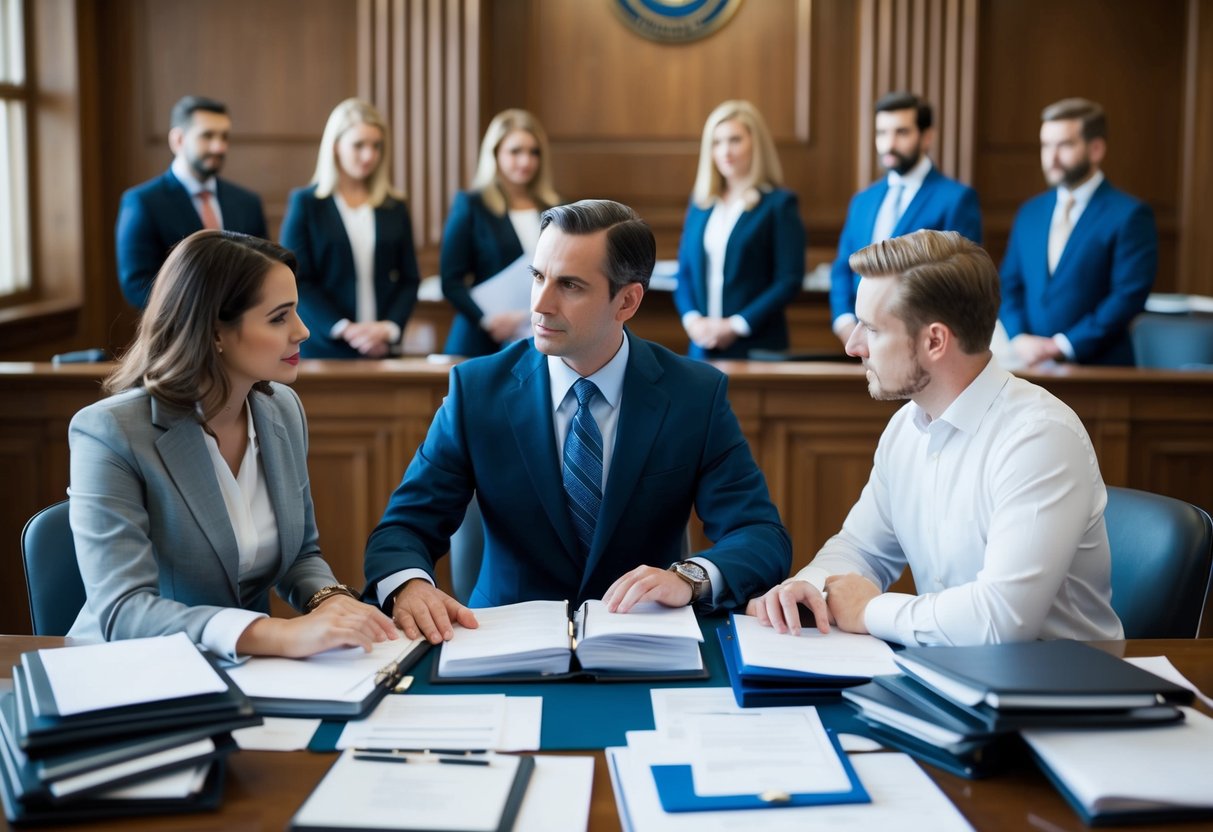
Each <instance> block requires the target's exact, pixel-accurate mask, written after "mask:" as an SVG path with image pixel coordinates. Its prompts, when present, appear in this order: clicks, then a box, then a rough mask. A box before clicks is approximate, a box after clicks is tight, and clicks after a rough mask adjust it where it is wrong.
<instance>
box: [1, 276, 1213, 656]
mask: <svg viewBox="0 0 1213 832" xmlns="http://www.w3.org/2000/svg"><path fill="white" fill-rule="evenodd" d="M663 294H664V293H653V294H652V296H651V297H650V298H649V299H648V300H649V301H659V302H660V301H664V302H665V303H667V304H669V303H670V301H669V298H668V295H664V297H663ZM646 305H647V304H646ZM642 308H643V307H642ZM431 311H432V312H433V313H434V314H439V313H441V311H442V310H439V309H435V310H431ZM647 311H648V314H647V315H642V316H641V317H640V318H639V319H638V320H637V321H636V322H635V326H634V329H635V331H636V332H637V334H639V335H641V336H642V337H648V338H651V339H653V340H657V341H660V342H664V343H666V344H667V345H669V346H671V347H673V348H682V349H684V348H685V336H683V335H682V333H681V329H680V328H679V327H678V323H677V318H676V316H675V315H674V314H672V304H671V308H670V309H661V308H658V306H657V304H653V308H650V309H649V310H647ZM426 314H427V310H424V309H423V310H419V312H418V318H419V320H424V319H425V315H426ZM447 314H448V315H449V313H447ZM789 318H790V320H791V322H792V329H793V332H794V333H797V334H796V335H794V336H793V346H794V348H795V349H798V350H805V351H828V350H834V351H837V352H838V355H839V357H840V358H841V357H842V355H841V351H840V350H839V348H838V346H837V344H836V342H834V343H831V341H832V338H833V336H832V335H831V334H830V332H829V326H828V323H827V320H828V310H827V307H826V306H825V303H824V298H817V297H813V296H810V295H808V294H807V293H806V294H804V295H802V298H801V299H800V300H798V301H797V302H795V303H794V304H793V306H792V308H791V309H790V310H789ZM442 334H443V335H445V332H443V333H442ZM680 341H681V343H680ZM719 367H720V368H721V369H722V370H723V371H724V372H725V373H727V374H728V376H729V379H730V381H729V397H730V400H731V401H732V404H733V408H734V410H735V411H736V413H737V416H738V418H739V420H740V422H741V426H742V429H743V431H744V432H745V435H746V437H747V439H748V440H749V442H750V446H751V448H752V449H753V453H754V456H755V458H756V459H757V460H758V464H759V465H760V466H761V467H762V470H763V471H764V472H765V474H766V477H767V482H768V485H769V487H770V490H771V496H772V498H773V500H774V501H775V504H776V505H777V506H778V508H779V511H780V514H781V516H782V517H783V520H784V523H785V524H786V525H787V527H788V529H789V531H790V532H791V535H792V541H793V545H794V551H795V557H794V567H795V568H799V567H800V566H802V565H804V564H805V563H806V562H807V561H808V560H809V559H810V558H811V557H812V555H813V553H814V552H815V551H816V550H817V548H818V547H819V546H820V545H821V543H822V542H823V541H824V540H825V539H826V538H827V537H829V535H831V534H833V533H834V532H835V531H837V529H838V527H839V526H840V525H841V523H842V520H843V518H844V517H845V516H846V512H847V510H848V509H849V508H850V506H851V505H852V503H854V501H855V499H856V497H858V495H859V492H860V490H861V489H862V487H863V484H864V482H866V480H867V476H868V473H869V471H870V470H871V465H872V454H873V452H874V451H875V448H876V442H877V439H878V437H879V436H880V433H881V431H882V430H883V428H884V426H885V424H886V422H887V421H888V419H889V417H890V416H891V415H892V413H893V412H894V410H895V409H896V408H897V406H898V405H897V404H896V403H889V402H874V401H872V400H871V398H869V396H868V392H867V385H866V384H865V383H864V375H863V370H862V368H861V367H859V366H858V365H855V364H847V363H831V362H820V361H811V362H785V363H766V362H746V361H739V362H722V363H720V364H719ZM109 369H110V366H109V365H105V364H101V365H65V366H60V367H54V366H51V365H50V364H46V363H9V364H3V363H0V471H2V472H3V484H2V485H0V489H3V491H2V493H3V499H2V500H0V540H2V541H3V545H4V546H5V547H6V549H7V554H6V555H5V557H4V558H3V559H2V560H0V563H2V564H3V565H2V566H0V570H3V571H2V573H0V632H4V633H23V632H29V617H28V612H27V606H26V605H27V601H26V598H25V592H24V585H25V584H24V577H23V574H22V567H21V558H20V554H19V551H18V549H19V536H20V531H21V529H22V527H23V525H24V523H25V521H26V520H27V519H28V518H29V517H30V516H31V515H32V514H34V513H35V512H36V511H37V510H38V509H40V508H42V507H44V506H46V505H49V504H51V503H53V502H56V501H58V500H61V499H63V498H64V496H65V491H66V488H67V484H68V447H67V426H68V422H69V421H70V419H71V417H72V415H73V414H74V413H75V412H76V411H77V410H79V409H80V408H82V407H84V406H85V405H87V404H89V403H91V402H93V401H96V400H97V399H98V398H100V396H101V391H100V382H101V380H102V379H103V378H104V377H105V375H106V373H107V372H108V371H109ZM448 371H449V364H446V363H431V362H429V361H427V360H425V359H422V358H412V359H400V360H388V361H351V362H340V361H330V362H324V361H305V362H303V363H302V365H301V369H300V374H299V380H298V382H297V383H296V384H295V389H296V390H297V391H298V392H299V394H300V396H301V397H302V399H303V403H304V406H305V408H306V409H307V415H308V422H309V430H310V449H309V456H308V465H309V469H310V473H311V480H312V493H313V496H314V499H315V504H316V515H317V522H318V524H319V528H320V533H321V544H322V546H323V549H324V552H325V555H326V557H327V558H328V560H329V561H330V562H331V563H332V565H333V568H334V570H335V571H336V573H337V576H338V578H339V579H340V580H342V581H345V582H348V583H350V584H353V585H361V584H362V583H363V577H362V550H363V546H364V544H365V542H366V539H367V536H368V535H369V533H370V531H371V530H372V529H373V528H374V526H375V524H376V523H377V522H378V520H379V517H380V515H381V514H382V512H383V508H384V506H385V505H386V502H387V499H388V496H389V495H390V494H391V492H392V490H393V489H394V488H395V487H396V486H397V485H398V484H399V482H400V478H401V476H402V474H403V473H404V470H405V468H406V466H407V465H408V463H409V461H410V460H411V459H412V456H413V453H414V452H415V451H416V449H417V447H418V445H419V444H420V443H421V441H422V440H423V439H424V437H425V433H426V430H427V429H428V427H429V423H430V420H431V418H432V417H433V415H434V412H435V411H436V410H437V408H438V406H439V405H440V404H441V402H442V398H443V396H444V395H445V394H446V389H447V374H448ZM1022 375H1023V376H1024V377H1025V378H1027V379H1029V380H1031V381H1034V382H1036V383H1038V384H1041V385H1042V386H1044V387H1045V388H1047V389H1049V390H1050V391H1052V392H1053V393H1054V394H1055V395H1057V396H1058V397H1059V398H1060V399H1061V400H1062V401H1064V402H1066V403H1067V404H1068V405H1070V407H1072V408H1074V410H1075V411H1076V412H1077V413H1078V415H1079V416H1080V417H1081V418H1082V420H1083V422H1084V423H1085V424H1086V427H1087V430H1088V431H1089V432H1090V435H1091V439H1092V442H1093V443H1094V446H1095V450H1096V453H1097V454H1098V456H1099V462H1100V466H1101V469H1102V471H1103V476H1104V480H1105V481H1106V482H1107V484H1108V485H1121V486H1129V487H1132V488H1140V489H1144V490H1147V491H1154V492H1157V493H1160V494H1167V495H1170V496H1173V497H1179V498H1181V499H1184V500H1188V501H1189V502H1192V503H1195V504H1197V505H1199V506H1202V507H1203V508H1205V509H1210V508H1213V373H1178V372H1164V371H1156V370H1134V369H1119V368H1117V369H1111V368H1095V367H1072V366H1060V367H1055V368H1051V369H1048V370H1042V371H1039V372H1027V373H1023V374H1022Z"/></svg>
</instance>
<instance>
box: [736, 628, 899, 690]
mask: <svg viewBox="0 0 1213 832" xmlns="http://www.w3.org/2000/svg"><path fill="white" fill-rule="evenodd" d="M733 628H734V630H735V631H736V632H737V647H738V649H739V651H740V653H741V661H742V664H744V665H747V666H749V667H764V668H772V669H775V670H788V671H792V672H796V673H811V674H814V675H817V676H865V677H872V676H880V675H883V674H887V673H897V672H898V671H897V665H896V664H894V662H893V650H892V648H890V647H889V645H887V644H885V643H884V642H883V641H881V640H880V639H878V638H876V637H875V636H870V635H862V634H859V633H844V632H843V631H842V630H839V629H838V628H833V629H831V630H830V632H829V633H828V634H825V635H823V634H822V633H821V632H820V631H818V630H816V629H812V628H804V629H802V630H801V631H800V635H796V636H793V635H789V634H788V633H778V632H776V631H775V630H774V629H772V628H770V627H764V626H762V625H761V624H760V623H758V619H757V618H755V617H753V616H750V615H734V616H733Z"/></svg>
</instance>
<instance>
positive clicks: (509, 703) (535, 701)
mask: <svg viewBox="0 0 1213 832" xmlns="http://www.w3.org/2000/svg"><path fill="white" fill-rule="evenodd" d="M542 731H543V697H542V696H507V697H506V698H505V725H504V726H503V727H502V733H501V745H500V746H499V747H498V748H497V749H496V750H497V751H538V750H539V739H540V734H541V733H542Z"/></svg>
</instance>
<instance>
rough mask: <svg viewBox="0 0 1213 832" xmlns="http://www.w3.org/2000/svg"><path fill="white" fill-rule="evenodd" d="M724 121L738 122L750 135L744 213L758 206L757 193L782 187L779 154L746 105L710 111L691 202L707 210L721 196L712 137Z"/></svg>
mask: <svg viewBox="0 0 1213 832" xmlns="http://www.w3.org/2000/svg"><path fill="white" fill-rule="evenodd" d="M726 121H738V122H740V123H741V125H742V126H743V127H745V128H746V130H748V131H749V133H750V143H751V147H752V148H753V149H752V154H753V155H752V159H751V162H750V187H748V188H746V192H745V194H744V196H743V197H742V199H743V200H744V202H745V207H746V210H747V211H748V210H749V209H751V208H753V207H754V206H755V205H757V204H758V200H759V199H760V198H761V196H762V195H761V194H760V193H759V192H760V191H769V190H770V189H771V188H774V187H778V186H779V185H782V184H783V168H782V167H781V166H780V164H779V154H778V153H776V151H775V140H774V139H772V138H771V131H770V130H768V129H767V123H766V121H765V120H763V118H762V113H760V112H758V110H757V109H756V108H755V107H754V105H753V104H751V103H750V102H748V101H726V102H724V103H723V104H721V105H720V106H719V107H717V108H716V109H715V110H712V112H711V114H710V115H709V116H708V120H707V121H706V122H705V123H704V125H703V140H702V141H701V142H700V145H699V171H698V173H697V174H696V175H695V189H694V190H693V191H692V194H691V196H692V198H693V199H694V200H695V204H696V205H698V206H699V207H700V208H708V207H710V206H711V205H712V203H714V202H716V200H718V199H719V198H720V195H721V194H722V193H724V184H725V183H724V177H723V176H721V174H720V171H719V170H717V169H716V163H715V162H713V161H712V134H713V133H715V132H716V128H717V127H719V126H720V125H721V124H723V123H724V122H726Z"/></svg>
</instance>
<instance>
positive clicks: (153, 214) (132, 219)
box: [115, 95, 269, 309]
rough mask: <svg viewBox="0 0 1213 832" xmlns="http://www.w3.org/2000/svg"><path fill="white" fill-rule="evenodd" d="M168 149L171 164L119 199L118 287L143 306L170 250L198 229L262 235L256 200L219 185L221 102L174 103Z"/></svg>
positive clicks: (225, 129) (224, 117) (224, 129)
mask: <svg viewBox="0 0 1213 832" xmlns="http://www.w3.org/2000/svg"><path fill="white" fill-rule="evenodd" d="M170 122H171V125H170V128H169V131H168V146H169V149H170V150H172V151H173V163H172V165H171V166H170V167H169V169H168V170H166V171H165V172H164V173H162V174H161V175H160V176H157V177H156V178H155V179H150V180H148V181H147V182H144V183H143V184H141V185H136V186H135V187H133V188H131V189H130V190H128V191H126V193H124V194H123V195H122V202H121V204H120V205H119V207H118V223H117V227H116V229H115V236H116V237H117V253H118V282H119V283H120V284H121V286H122V294H123V296H125V297H126V300H127V303H129V304H130V305H131V306H133V307H135V308H136V309H142V308H143V307H145V306H147V298H148V295H149V294H151V291H152V281H153V280H155V278H156V273H157V272H159V271H160V267H161V266H163V265H164V261H165V259H166V258H167V257H168V252H169V249H171V248H172V247H173V246H175V245H176V244H177V243H179V242H180V241H181V240H184V239H185V238H186V237H188V236H189V235H191V234H193V233H194V232H195V231H201V230H202V229H203V228H214V229H224V230H227V231H239V232H241V233H242V234H251V235H253V236H254V237H262V238H265V237H268V236H269V234H268V233H267V232H266V226H265V212H264V211H263V210H262V209H261V197H259V196H257V194H255V193H253V192H252V191H250V190H246V189H245V188H241V187H240V186H239V185H235V184H233V183H231V182H229V181H227V180H226V179H220V178H219V171H221V170H222V169H223V163H224V161H225V160H226V159H227V147H228V136H229V134H230V133H231V130H232V119H231V117H230V116H229V115H228V112H227V107H226V106H225V105H224V104H223V102H221V101H216V100H214V99H212V98H203V97H202V96H200V95H187V96H185V97H184V98H182V99H181V100H180V101H178V102H177V103H176V104H174V105H173V111H172V115H171V117H170Z"/></svg>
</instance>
